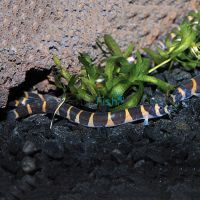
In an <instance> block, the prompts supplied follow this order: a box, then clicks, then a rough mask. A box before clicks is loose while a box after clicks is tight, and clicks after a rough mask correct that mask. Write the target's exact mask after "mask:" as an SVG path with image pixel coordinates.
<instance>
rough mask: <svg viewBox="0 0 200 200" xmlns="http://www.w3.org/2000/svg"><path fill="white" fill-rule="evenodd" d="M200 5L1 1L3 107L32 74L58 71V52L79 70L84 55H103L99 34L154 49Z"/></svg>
mask: <svg viewBox="0 0 200 200" xmlns="http://www.w3.org/2000/svg"><path fill="white" fill-rule="evenodd" d="M199 4H200V2H199V1H198V0H178V1H174V0H165V1H163V0H141V1H139V0H138V1H136V0H123V1H115V0H110V1H101V0H97V1H93V0H89V1H83V0H75V1H63V0H58V1H53V0H32V1H26V0H22V1H21V0H15V1H11V0H4V1H0V27H1V28H0V94H1V95H0V107H4V106H5V105H6V102H7V98H8V94H9V91H10V89H11V88H14V87H17V86H19V85H20V84H21V83H23V82H24V81H28V80H27V79H28V78H27V73H28V72H31V73H33V74H32V75H34V76H35V77H37V76H38V74H39V73H40V71H41V70H43V71H44V70H49V69H50V68H51V67H52V65H53V63H52V60H51V57H52V53H56V54H58V55H59V56H60V57H61V58H62V61H63V63H64V64H65V66H68V67H69V68H70V69H71V70H72V71H73V72H77V71H78V69H79V67H76V66H78V61H77V54H78V52H83V51H86V52H88V53H90V54H91V55H92V56H93V57H94V58H95V57H96V56H97V55H98V54H99V52H98V51H97V50H95V49H96V47H95V40H96V38H97V36H101V35H103V34H104V33H111V34H112V35H113V36H114V37H115V38H116V39H117V40H118V41H120V44H121V46H122V47H124V46H125V45H127V44H128V43H129V42H130V41H133V42H135V43H136V44H138V46H140V47H141V46H146V45H151V44H152V43H153V42H154V40H155V39H156V38H157V37H158V36H159V35H160V34H161V33H167V32H168V30H169V28H172V27H173V26H175V24H176V23H177V22H178V21H179V20H180V19H181V18H182V16H185V14H186V13H188V12H189V11H190V10H193V9H195V8H197V7H198V6H199ZM45 84H48V82H45ZM33 85H34V83H30V86H33Z"/></svg>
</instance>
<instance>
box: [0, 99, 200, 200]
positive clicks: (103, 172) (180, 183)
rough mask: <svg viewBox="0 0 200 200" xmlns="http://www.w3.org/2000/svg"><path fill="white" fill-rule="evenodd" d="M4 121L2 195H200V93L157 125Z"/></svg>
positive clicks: (26, 199) (41, 118)
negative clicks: (99, 126) (93, 125)
mask: <svg viewBox="0 0 200 200" xmlns="http://www.w3.org/2000/svg"><path fill="white" fill-rule="evenodd" d="M50 121H51V119H50V118H49V117H48V116H45V115H35V116H30V117H28V118H26V119H22V120H20V121H18V122H16V124H15V126H14V128H13V129H12V130H9V129H7V128H6V126H5V124H6V122H5V121H2V122H1V123H0V200H7V199H9V200H10V199H11V200H72V199H73V200H79V199H93V200H95V199H121V200H125V199H127V200H129V199H137V200H140V199H142V200H143V199H148V200H149V199H150V200H151V199H164V200H165V199H170V200H175V199H182V200H184V199H186V200H188V199H199V196H200V99H198V98H195V97H194V98H192V99H190V100H189V101H187V102H184V105H182V106H180V107H179V108H177V112H175V113H174V114H173V115H172V116H171V117H170V118H169V117H165V118H160V119H157V120H151V121H150V124H149V126H144V125H143V124H142V122H141V123H140V122H139V123H129V124H125V125H122V126H119V127H115V128H107V129H105V128H103V129H92V128H84V127H82V126H77V125H74V124H72V123H70V122H68V121H67V120H66V119H57V120H56V121H55V122H54V125H53V128H52V130H50V129H49V125H50Z"/></svg>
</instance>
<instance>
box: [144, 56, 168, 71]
mask: <svg viewBox="0 0 200 200" xmlns="http://www.w3.org/2000/svg"><path fill="white" fill-rule="evenodd" d="M170 61H171V58H169V59H167V60H165V61H164V62H162V63H160V64H159V65H157V66H155V67H154V68H152V69H150V70H149V71H148V73H149V74H150V73H151V72H153V71H155V70H156V69H158V68H159V67H161V66H162V65H164V64H166V63H168V62H170Z"/></svg>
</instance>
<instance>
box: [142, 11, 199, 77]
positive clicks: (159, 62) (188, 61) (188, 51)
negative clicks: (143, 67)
mask: <svg viewBox="0 0 200 200" xmlns="http://www.w3.org/2000/svg"><path fill="white" fill-rule="evenodd" d="M199 32H200V10H199V11H196V12H192V13H190V14H189V15H188V17H187V19H186V20H184V21H183V23H182V24H181V25H180V26H179V27H178V28H175V29H173V30H172V32H171V33H170V34H169V36H168V37H166V40H165V46H166V49H165V50H163V49H161V48H157V51H153V50H151V49H147V48H144V51H145V52H146V53H147V54H148V55H149V56H150V57H151V58H152V59H153V60H154V63H155V66H154V67H153V68H151V69H150V70H149V73H151V72H153V71H155V70H156V69H158V68H160V67H161V66H164V65H166V64H168V65H169V66H170V68H171V67H172V66H173V65H174V63H179V64H180V65H181V66H182V67H184V69H185V70H191V69H194V68H196V67H197V66H199V65H200V34H199Z"/></svg>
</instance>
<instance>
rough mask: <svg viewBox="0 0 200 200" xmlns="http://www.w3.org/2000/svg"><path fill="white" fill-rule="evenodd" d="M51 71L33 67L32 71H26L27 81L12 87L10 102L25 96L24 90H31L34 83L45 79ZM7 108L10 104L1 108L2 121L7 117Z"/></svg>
mask: <svg viewBox="0 0 200 200" xmlns="http://www.w3.org/2000/svg"><path fill="white" fill-rule="evenodd" d="M50 73H51V70H47V69H46V70H43V71H39V70H35V69H31V70H30V71H28V72H27V73H26V79H25V81H24V82H23V83H21V84H20V85H18V86H16V87H13V88H12V89H10V92H9V97H8V102H10V101H13V100H15V99H18V98H20V97H21V96H23V95H24V94H23V92H24V91H29V90H30V89H32V88H33V86H34V85H36V84H37V83H39V82H41V81H43V80H45V79H46V78H47V76H48V75H49V74H50ZM7 110H8V106H6V107H5V108H0V113H1V114H0V121H1V120H4V119H5V117H6V111H7Z"/></svg>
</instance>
